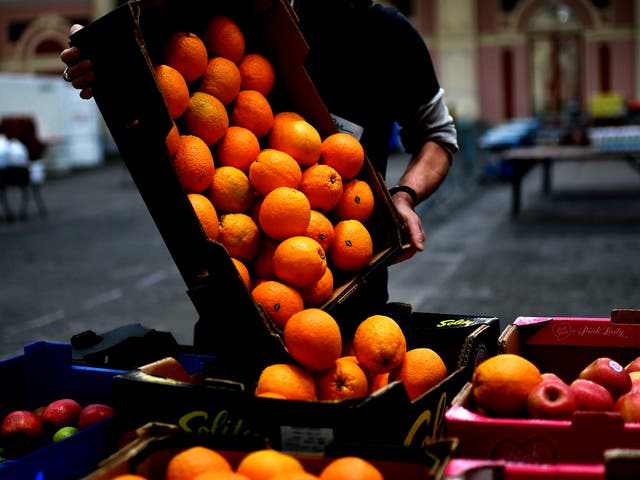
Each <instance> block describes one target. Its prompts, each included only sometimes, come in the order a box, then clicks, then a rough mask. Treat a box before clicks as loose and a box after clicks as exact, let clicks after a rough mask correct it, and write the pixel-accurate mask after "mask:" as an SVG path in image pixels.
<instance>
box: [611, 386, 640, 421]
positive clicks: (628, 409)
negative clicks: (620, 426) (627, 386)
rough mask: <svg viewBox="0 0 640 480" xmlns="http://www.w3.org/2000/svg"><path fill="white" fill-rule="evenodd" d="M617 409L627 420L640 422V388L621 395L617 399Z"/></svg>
mask: <svg viewBox="0 0 640 480" xmlns="http://www.w3.org/2000/svg"><path fill="white" fill-rule="evenodd" d="M615 409H616V411H618V412H620V415H621V416H622V419H623V420H624V421H625V422H640V390H634V391H631V392H627V393H625V394H623V395H621V396H620V398H618V400H617V401H616V404H615Z"/></svg>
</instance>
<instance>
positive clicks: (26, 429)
mask: <svg viewBox="0 0 640 480" xmlns="http://www.w3.org/2000/svg"><path fill="white" fill-rule="evenodd" d="M0 432H1V433H2V437H3V438H4V441H3V443H4V444H6V445H8V446H10V447H11V448H14V449H21V448H25V447H28V446H30V445H33V444H34V443H36V442H37V441H38V440H39V439H40V437H41V436H42V420H40V417H39V416H38V415H36V414H35V413H33V412H30V411H28V410H15V411H13V412H11V413H9V414H8V415H7V416H6V417H4V420H3V421H2V426H1V427H0Z"/></svg>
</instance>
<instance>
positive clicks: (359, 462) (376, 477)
mask: <svg viewBox="0 0 640 480" xmlns="http://www.w3.org/2000/svg"><path fill="white" fill-rule="evenodd" d="M319 476H320V480H356V479H357V480H383V477H382V473H380V470H378V469H377V468H376V467H375V465H373V464H372V463H371V462H369V461H368V460H365V459H363V458H360V457H354V456H346V457H340V458H336V459H335V460H332V461H331V462H330V463H329V464H328V465H327V466H326V467H324V468H323V469H322V471H321V472H320V475H319Z"/></svg>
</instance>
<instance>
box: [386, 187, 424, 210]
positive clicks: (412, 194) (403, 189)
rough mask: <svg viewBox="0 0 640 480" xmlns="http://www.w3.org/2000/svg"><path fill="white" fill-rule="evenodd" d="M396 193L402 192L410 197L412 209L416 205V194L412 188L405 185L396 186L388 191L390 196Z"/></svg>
mask: <svg viewBox="0 0 640 480" xmlns="http://www.w3.org/2000/svg"><path fill="white" fill-rule="evenodd" d="M398 192H404V193H406V194H408V195H409V196H410V197H411V202H413V206H414V207H415V206H416V205H417V204H418V194H417V193H416V191H415V190H414V189H413V188H411V187H408V186H407V185H396V186H395V187H391V188H390V189H389V194H390V195H391V196H394V195H395V194H396V193H398Z"/></svg>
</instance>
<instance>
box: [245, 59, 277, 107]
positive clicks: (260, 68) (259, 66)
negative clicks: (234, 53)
mask: <svg viewBox="0 0 640 480" xmlns="http://www.w3.org/2000/svg"><path fill="white" fill-rule="evenodd" d="M238 69H239V70H240V77H241V78H242V81H241V83H240V88H241V89H242V90H257V91H258V92H260V93H261V94H262V95H264V96H265V97H266V96H267V95H269V93H271V89H273V84H274V83H275V79H276V72H275V70H274V68H273V65H272V64H271V62H270V61H269V59H268V58H267V57H265V56H264V55H260V54H259V53H247V54H246V55H245V56H244V57H242V60H240V63H239V64H238Z"/></svg>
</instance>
